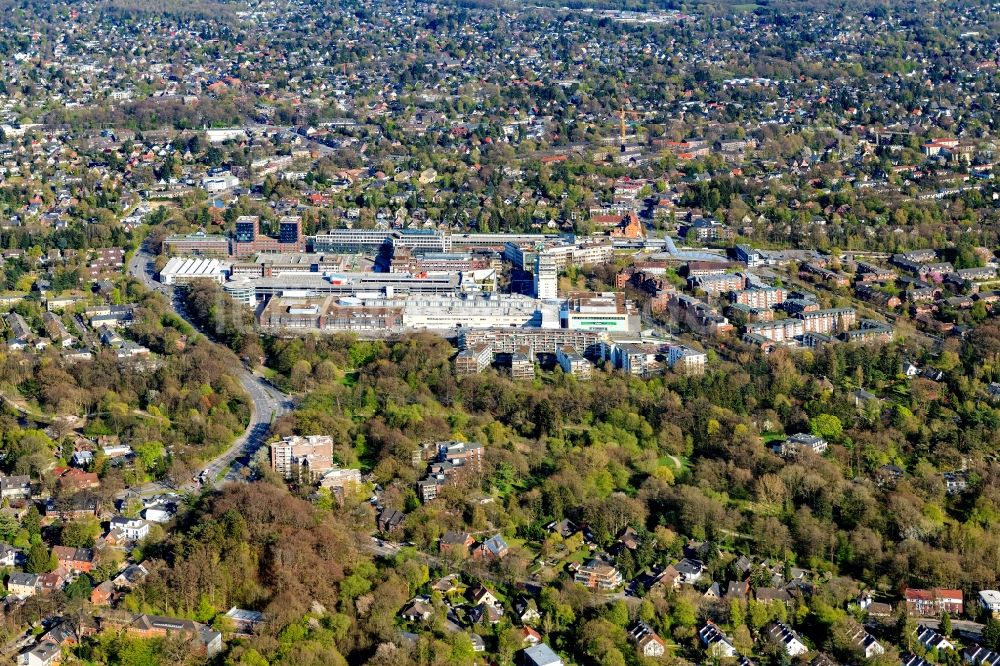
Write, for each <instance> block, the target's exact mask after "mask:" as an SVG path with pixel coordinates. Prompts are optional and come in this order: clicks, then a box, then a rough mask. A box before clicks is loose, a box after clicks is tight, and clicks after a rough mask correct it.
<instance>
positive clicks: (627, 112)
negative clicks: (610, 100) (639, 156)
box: [618, 106, 642, 153]
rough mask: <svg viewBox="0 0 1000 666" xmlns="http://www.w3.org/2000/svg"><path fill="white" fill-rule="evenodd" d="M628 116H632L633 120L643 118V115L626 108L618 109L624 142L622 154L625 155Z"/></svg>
mask: <svg viewBox="0 0 1000 666" xmlns="http://www.w3.org/2000/svg"><path fill="white" fill-rule="evenodd" d="M626 115H628V116H632V117H633V118H641V117H642V114H641V113H639V112H638V111H630V110H629V109H626V108H625V107H624V106H622V107H621V108H620V109H618V120H619V122H620V129H621V140H622V152H623V153H624V152H625V116H626Z"/></svg>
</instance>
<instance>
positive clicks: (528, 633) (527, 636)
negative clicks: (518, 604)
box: [517, 627, 542, 645]
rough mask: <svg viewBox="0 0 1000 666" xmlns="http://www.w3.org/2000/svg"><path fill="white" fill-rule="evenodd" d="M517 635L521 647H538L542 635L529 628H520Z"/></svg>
mask: <svg viewBox="0 0 1000 666" xmlns="http://www.w3.org/2000/svg"><path fill="white" fill-rule="evenodd" d="M517 633H518V634H520V636H521V644H522V645H538V644H539V643H541V642H542V635H541V634H540V633H538V632H537V631H535V630H534V629H532V628H531V627H521V628H520V629H518V630H517Z"/></svg>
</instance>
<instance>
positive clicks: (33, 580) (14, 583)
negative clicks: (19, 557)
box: [7, 573, 38, 599]
mask: <svg viewBox="0 0 1000 666" xmlns="http://www.w3.org/2000/svg"><path fill="white" fill-rule="evenodd" d="M7 592H8V593H9V594H11V595H12V596H15V597H18V598H19V599H27V598H28V597H33V596H35V594H37V593H38V575H37V574H30V573H12V574H11V575H10V576H9V577H8V578H7Z"/></svg>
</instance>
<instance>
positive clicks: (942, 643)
mask: <svg viewBox="0 0 1000 666" xmlns="http://www.w3.org/2000/svg"><path fill="white" fill-rule="evenodd" d="M914 634H915V635H916V637H917V640H918V641H920V644H921V645H923V646H924V649H925V650H927V651H928V652H929V651H931V650H938V651H940V650H954V649H955V644H954V643H952V642H951V641H949V640H948V639H947V638H945V637H944V636H942V635H941V634H939V633H938V632H936V631H935V630H933V629H931V628H930V627H927V626H924V625H922V624H918V625H917V628H916V630H915V631H914Z"/></svg>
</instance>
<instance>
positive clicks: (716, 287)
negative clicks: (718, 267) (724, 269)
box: [688, 273, 746, 295]
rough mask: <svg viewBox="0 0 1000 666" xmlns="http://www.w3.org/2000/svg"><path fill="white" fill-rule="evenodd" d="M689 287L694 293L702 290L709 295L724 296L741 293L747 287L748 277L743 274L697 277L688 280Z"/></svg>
mask: <svg viewBox="0 0 1000 666" xmlns="http://www.w3.org/2000/svg"><path fill="white" fill-rule="evenodd" d="M688 287H689V288H690V289H691V290H692V291H694V290H695V289H700V290H701V291H703V292H705V293H706V294H709V295H717V294H722V293H725V292H727V291H740V290H742V289H743V288H744V287H746V276H745V275H743V274H741V273H723V274H722V275H696V276H694V277H690V278H688Z"/></svg>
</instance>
